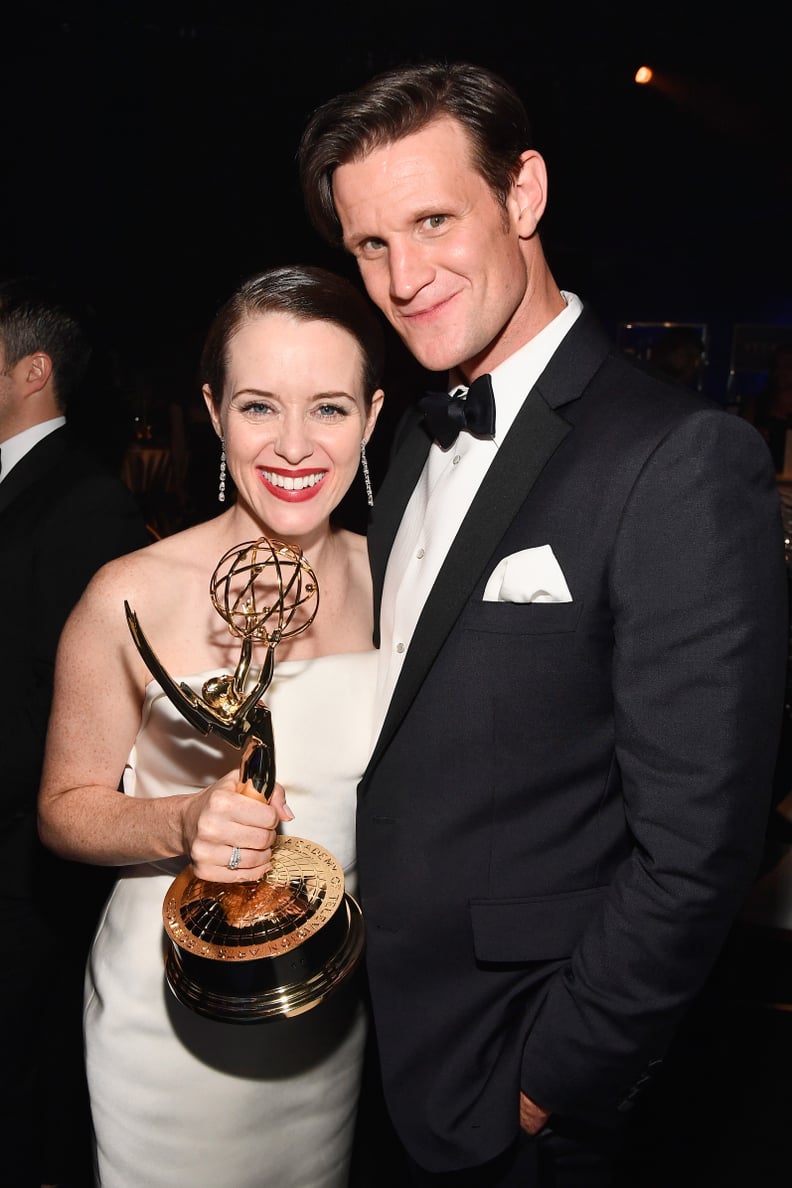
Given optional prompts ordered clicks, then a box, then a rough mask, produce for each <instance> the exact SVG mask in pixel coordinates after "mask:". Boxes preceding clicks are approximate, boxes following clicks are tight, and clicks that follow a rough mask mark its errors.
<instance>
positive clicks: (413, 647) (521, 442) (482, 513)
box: [371, 389, 570, 764]
mask: <svg viewBox="0 0 792 1188" xmlns="http://www.w3.org/2000/svg"><path fill="white" fill-rule="evenodd" d="M569 432H570V426H569V425H568V424H567V423H566V421H564V420H563V418H562V417H560V416H559V415H558V414H557V413H555V412H553V411H552V409H550V408H549V407H548V406H547V404H546V402H545V401H544V400H543V399H542V397H541V396H540V395H539V393H538V391H537V390H536V389H534V390H533V391H532V392H531V393H530V394H529V395H528V397H527V398H526V400H525V403H524V404H523V407H522V409H521V410H520V413H519V415H518V416H517V418H516V420H515V422H514V424H513V425H512V427H511V430H510V431H509V433H508V434H507V436H506V439H505V441H504V443H503V445H502V446H501V448H500V449H499V450H498V454H497V457H496V458H495V460H494V461H493V463H492V466H491V467H490V469H489V470H488V472H487V474H486V476H485V478H484V481H483V482H482V484H481V487H480V488H479V490H478V493H477V494H476V497H475V499H474V501H473V504H472V506H471V508H470V511H469V512H468V514H467V516H466V517H465V519H464V520H463V521H462V525H461V527H460V529H459V532H458V533H457V535H456V538H455V539H454V542H453V544H452V545H451V548H450V549H449V552H448V556H447V557H446V559H445V562H444V563H443V566H442V568H441V570H440V573H439V574H438V577H437V581H436V582H435V584H434V586H433V587H432V591H431V593H430V594H429V597H428V598H427V600H426V605H425V606H424V609H423V611H422V613H421V617H420V618H419V620H418V623H417V625H416V628H415V633H414V635H413V638H412V642H411V643H410V647H409V650H408V652H407V656H406V658H405V661H404V667H403V668H402V671H401V675H400V676H399V680H398V682H397V684H396V688H395V689H394V692H393V697H392V698H391V703H390V706H389V708H388V713H387V715H386V718H385V723H384V725H383V728H382V731H381V733H380V737H379V739H378V741H377V745H376V748H375V750H374V754H373V756H372V760H371V763H372V764H373V763H375V762H376V761H377V759H378V758H379V756H380V754H381V753H382V751H383V750H384V749H385V747H386V746H387V745H388V742H389V741H390V739H391V737H392V736H393V733H394V731H395V729H396V727H397V725H398V723H399V722H400V721H401V719H402V717H403V716H404V714H405V713H406V711H407V709H408V708H409V706H410V703H411V702H412V700H413V698H414V697H415V695H416V693H417V692H418V689H419V688H420V686H421V683H422V682H423V680H424V678H425V677H426V674H427V672H428V670H429V668H430V667H431V665H432V663H433V661H434V659H435V657H436V656H437V653H438V652H439V650H440V648H441V647H442V645H443V643H444V641H445V639H446V637H447V635H448V633H449V631H450V630H451V628H452V627H453V625H454V623H455V622H456V620H457V618H458V617H459V615H460V614H461V612H462V610H463V608H464V606H465V604H466V602H467V600H468V598H469V597H470V593H471V590H472V589H473V588H474V587H475V585H476V584H477V582H478V581H479V580H480V578H481V577H482V575H483V573H484V571H485V568H486V566H487V563H488V561H489V559H490V557H491V556H492V551H493V549H494V547H495V545H496V544H497V542H498V541H499V540H500V538H501V537H502V536H503V534H504V532H505V531H506V530H507V528H508V527H509V524H510V523H511V522H512V520H513V519H514V517H515V515H516V514H517V511H518V510H519V508H520V507H521V506H522V504H523V502H524V501H525V498H526V496H527V494H528V492H529V491H530V489H531V487H532V486H533V484H534V483H535V481H536V479H537V478H538V476H539V474H540V473H541V471H542V470H543V468H544V466H545V464H546V462H547V461H548V459H549V458H550V457H551V456H552V454H553V453H554V452H555V450H556V449H557V448H558V446H559V445H560V444H561V442H562V441H563V440H564V438H565V437H566V435H567V433H569ZM422 436H424V437H425V436H426V435H425V434H422ZM426 452H427V451H426V450H424V455H425V454H426ZM418 473H420V467H418ZM515 476H517V480H516V481H515ZM399 481H400V484H401V483H402V482H404V483H405V485H406V482H407V479H406V475H400V476H399ZM415 481H417V475H416V477H415V479H414V480H413V481H412V482H411V483H410V486H409V488H408V489H407V492H406V499H404V501H403V503H402V510H403V507H404V505H405V504H406V502H407V500H408V499H409V496H410V494H411V492H412V487H413V486H414V485H415ZM397 526H398V518H397ZM393 534H394V535H395V528H394V530H393ZM392 540H393V535H391V537H390V541H389V542H388V545H387V549H388V550H389V548H390V543H391V542H392ZM385 556H386V557H387V550H385ZM381 589H382V579H381V577H380V593H381ZM377 607H378V608H379V601H378V602H377Z"/></svg>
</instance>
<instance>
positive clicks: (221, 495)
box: [217, 437, 226, 503]
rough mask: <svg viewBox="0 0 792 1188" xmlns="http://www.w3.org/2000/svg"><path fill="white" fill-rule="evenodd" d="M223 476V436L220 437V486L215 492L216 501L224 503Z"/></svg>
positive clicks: (224, 468)
mask: <svg viewBox="0 0 792 1188" xmlns="http://www.w3.org/2000/svg"><path fill="white" fill-rule="evenodd" d="M225 476H226V460H225V438H224V437H221V438H220V487H219V490H218V492H217V502H218V503H225V483H226V480H225Z"/></svg>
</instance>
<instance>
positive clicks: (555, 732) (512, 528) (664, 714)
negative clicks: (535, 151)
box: [358, 310, 786, 1172]
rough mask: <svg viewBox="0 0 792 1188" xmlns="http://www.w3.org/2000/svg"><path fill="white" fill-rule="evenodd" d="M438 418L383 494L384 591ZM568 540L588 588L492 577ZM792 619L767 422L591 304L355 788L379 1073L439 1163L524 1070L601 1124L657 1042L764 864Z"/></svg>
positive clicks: (440, 1167)
mask: <svg viewBox="0 0 792 1188" xmlns="http://www.w3.org/2000/svg"><path fill="white" fill-rule="evenodd" d="M418 419H419V418H418V415H417V414H415V415H414V416H413V427H412V429H409V430H407V431H406V432H405V434H404V435H403V436H400V440H399V442H398V446H397V450H396V453H395V455H394V459H393V460H392V463H391V467H390V470H389V473H388V475H387V476H386V479H385V482H384V483H383V485H382V487H381V489H380V492H379V494H378V496H377V500H376V505H375V509H374V513H373V521H372V528H371V530H370V535H369V540H370V553H371V561H372V568H373V573H374V583H375V600H376V607H377V609H378V607H379V600H380V597H381V592H382V583H383V577H384V572H385V567H386V563H387V557H388V553H389V550H390V547H391V544H392V541H393V538H394V536H395V533H396V530H397V528H398V524H399V521H400V519H401V516H402V513H403V511H404V508H405V506H406V504H407V501H408V500H409V497H410V494H411V491H412V489H413V487H414V485H415V482H416V481H417V479H418V476H419V474H420V472H421V469H422V467H423V464H424V461H425V458H426V454H427V452H428V449H429V439H428V437H427V435H426V433H425V432H424V430H423V428H422V427H421V426H420V425H419V424H417V423H416V422H417V421H418ZM545 544H549V545H550V546H551V547H552V549H553V552H554V554H555V556H556V558H557V560H558V562H559V564H560V566H561V569H562V570H563V574H564V576H565V578H566V582H567V584H568V586H569V589H570V591H571V594H572V602H570V603H551V604H548V603H545V604H538V603H525V604H516V603H511V604H509V603H501V602H494V603H493V602H483V601H482V594H483V591H484V587H485V584H486V581H487V578H488V576H489V575H490V574H491V573H492V570H493V569H494V568H495V566H496V565H497V563H498V562H499V561H500V560H501V559H502V558H505V557H507V556H509V555H510V554H512V553H515V552H519V551H521V550H523V549H528V548H533V547H536V546H541V545H545ZM785 634H786V587H785V574H784V562H783V545H782V533H781V523H780V515H779V509H778V499H777V493H776V489H775V482H774V474H773V470H772V465H771V463H770V460H769V457H768V453H767V449H766V446H765V445H764V443H763V441H762V440H761V439H760V438H759V436H758V435H757V434H756V433H755V431H753V430H752V429H751V428H750V427H749V426H747V425H745V424H744V423H742V422H741V421H739V420H738V419H737V418H735V417H732V416H730V415H729V414H727V413H725V412H723V411H722V410H720V409H717V408H715V407H712V406H710V405H708V404H707V403H705V402H704V401H702V400H700V399H699V398H698V397H697V396H695V395H693V394H691V393H689V392H687V391H685V390H683V389H677V388H675V387H671V386H669V385H668V384H666V383H664V382H661V381H660V380H658V379H656V378H654V377H651V376H648V375H646V374H644V373H643V372H641V371H639V370H637V369H636V368H634V367H633V366H631V365H630V364H629V363H628V362H626V361H625V360H623V359H620V358H618V357H616V356H613V355H611V354H610V352H609V344H608V342H607V339H606V338H605V336H604V335H603V334H602V332H601V331H600V329H599V328H598V327H597V325H596V323H595V321H594V319H593V317H592V316H591V315H590V314H589V313H588V312H587V311H585V310H584V312H583V314H582V315H581V317H580V318H579V319H578V321H577V322H576V323H575V324H574V326H573V327H572V329H571V330H570V331H569V333H568V334H567V336H566V338H565V339H564V340H563V342H562V343H561V346H560V347H559V348H558V350H557V351H556V353H555V355H554V356H553V358H552V359H551V361H550V363H549V365H548V366H547V368H546V369H545V371H544V373H543V374H542V376H541V377H540V379H539V381H538V382H537V384H536V385H535V387H534V389H533V390H532V391H531V392H530V393H528V394H527V395H526V400H525V403H524V405H523V408H522V409H521V411H520V413H519V414H518V417H517V419H516V421H515V422H514V424H513V425H512V428H511V430H510V431H509V433H508V435H507V436H506V438H505V439H504V441H503V443H502V445H501V447H500V449H499V451H498V453H497V456H496V458H495V459H494V461H493V463H492V466H491V468H490V470H489V472H488V473H487V475H486V477H485V479H484V481H483V483H482V486H481V488H480V489H479V492H478V494H477V496H476V497H475V499H474V501H473V504H472V506H471V509H470V512H469V514H468V515H467V517H466V518H465V520H464V522H463V524H462V527H461V529H460V531H459V533H458V535H457V537H456V539H455V540H454V542H453V544H452V546H451V548H450V550H449V552H448V556H447V558H446V562H445V564H444V566H443V568H442V569H441V572H440V574H439V576H438V579H437V581H436V583H435V586H434V588H433V590H432V593H431V595H430V596H429V599H428V600H427V603H426V605H425V607H424V610H423V612H422V614H421V617H420V619H419V621H418V624H417V627H416V630H415V633H414V636H413V639H412V642H411V644H410V648H409V651H408V654H407V656H406V659H405V662H404V667H403V670H402V672H401V675H400V678H399V681H398V683H397V685H396V688H395V690H394V694H393V697H392V700H391V703H390V708H389V710H388V713H387V716H386V719H385V722H384V725H383V729H382V732H381V734H380V737H379V740H378V742H377V745H376V747H375V750H374V754H373V756H372V759H371V762H370V764H369V768H368V770H367V772H366V774H365V776H364V779H363V781H362V783H361V787H360V796H359V812H358V855H359V870H360V889H361V896H362V901H363V907H364V912H365V916H366V921H367V936H368V941H367V963H368V971H369V977H370V984H371V992H372V998H373V1004H374V1011H375V1019H376V1025H377V1039H378V1043H379V1047H380V1053H381V1060H382V1066H383V1076H384V1083H385V1092H386V1097H387V1100H388V1106H389V1110H390V1113H391V1116H392V1119H393V1122H394V1125H395V1127H396V1130H397V1132H398V1133H399V1136H400V1138H401V1139H402V1141H403V1143H404V1144H405V1146H406V1147H407V1149H408V1151H409V1152H410V1154H411V1155H412V1157H413V1158H414V1159H415V1160H416V1161H417V1162H419V1163H420V1164H421V1165H422V1166H423V1167H426V1168H427V1169H429V1170H431V1171H438V1172H440V1171H447V1170H452V1169H454V1168H459V1167H466V1166H470V1165H475V1164H477V1163H482V1162H484V1161H485V1160H487V1159H489V1158H492V1157H494V1156H495V1155H497V1154H498V1152H500V1151H502V1150H503V1149H504V1148H505V1147H506V1146H507V1145H508V1144H509V1143H510V1142H511V1141H512V1140H513V1139H514V1138H515V1137H516V1135H517V1134H518V1130H519V1115H518V1106H519V1100H518V1098H519V1090H520V1088H521V1087H522V1088H523V1089H524V1090H525V1091H526V1092H527V1093H528V1094H529V1095H530V1096H531V1097H532V1098H533V1099H534V1100H535V1101H537V1102H538V1103H539V1104H540V1105H541V1106H542V1107H544V1108H545V1109H549V1110H551V1111H552V1112H553V1113H554V1115H555V1118H554V1119H552V1120H551V1126H554V1125H557V1124H563V1119H565V1118H567V1119H575V1120H577V1121H583V1122H585V1123H592V1122H593V1123H602V1124H604V1125H608V1124H610V1123H611V1122H613V1121H614V1120H615V1119H616V1118H618V1116H619V1114H620V1112H621V1111H623V1110H624V1109H625V1108H626V1107H627V1106H628V1105H629V1103H630V1101H631V1100H632V1099H633V1097H634V1096H635V1093H636V1091H637V1088H638V1086H639V1085H640V1084H641V1083H642V1082H643V1081H644V1079H645V1078H646V1076H647V1070H648V1069H649V1068H650V1067H651V1065H652V1063H653V1061H654V1060H656V1059H659V1058H661V1057H662V1055H663V1053H664V1051H665V1049H666V1046H667V1044H668V1042H669V1039H670V1033H671V1030H672V1028H673V1024H674V1023H675V1022H676V1021H677V1020H678V1019H679V1017H680V1015H681V1013H682V1012H683V1010H684V1008H685V1006H686V1005H687V1004H688V1003H689V1002H690V1000H691V998H692V997H693V996H694V994H695V993H696V992H697V990H698V989H699V987H700V985H701V983H702V981H703V979H704V978H705V976H706V974H707V972H708V969H709V967H710V965H711V963H712V961H713V960H714V958H715V957H716V955H717V952H718V950H719V948H720V946H721V944H722V942H723V939H724V937H725V935H726V932H727V930H728V927H729V924H730V922H731V919H732V916H733V915H734V913H735V912H736V911H737V909H738V906H739V904H740V902H741V899H742V897H743V895H744V893H745V891H746V890H747V888H748V886H749V884H750V881H751V879H752V877H753V874H754V872H755V869H756V867H757V865H758V862H759V857H760V852H761V847H762V841H763V836H764V826H765V822H766V817H767V811H768V805H769V800H770V786H771V777H772V768H773V762H774V757H775V750H776V742H777V736H778V729H779V724H780V715H781V708H782V697H783V686H784V665H785V648H786V640H785ZM680 918H683V919H684V921H685V928H684V929H681V928H680V927H679V921H680Z"/></svg>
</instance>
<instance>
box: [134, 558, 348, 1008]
mask: <svg viewBox="0 0 792 1188" xmlns="http://www.w3.org/2000/svg"><path fill="white" fill-rule="evenodd" d="M209 592H210V597H211V600H212V604H213V606H214V608H215V610H216V611H217V612H218V614H219V615H220V616H221V617H222V618H223V620H224V621H225V623H226V624H227V626H228V630H229V631H230V633H231V634H232V635H233V636H235V637H236V638H238V639H240V640H241V641H242V643H241V649H240V656H239V662H238V663H237V666H236V669H235V671H234V673H233V675H228V674H224V675H218V676H215V677H211V678H210V679H209V680H208V681H206V682H205V683H204V685H203V687H202V690H201V696H199V695H198V694H196V693H195V692H194V691H193V690H192V689H191V688H190V687H189V686H188V685H186V684H185V683H183V682H182V683H181V684H176V682H175V681H174V680H173V679H172V678H171V677H170V676H169V674H168V673H167V672H166V671H165V669H164V668H163V667H162V665H161V663H160V662H159V660H158V659H157V656H156V655H155V653H154V651H153V649H152V647H151V645H150V643H149V642H148V640H147V639H146V637H145V635H144V634H143V631H142V630H141V627H140V624H139V622H138V619H137V616H136V614H135V612H134V611H133V610H131V608H130V607H129V604H128V603H126V602H125V603H124V609H125V611H126V618H127V624H128V626H129V630H130V632H131V635H132V638H133V640H134V642H135V646H136V647H137V650H138V652H139V653H140V655H141V657H142V659H143V660H144V662H145V663H146V665H147V667H148V669H149V671H150V672H151V674H152V676H154V677H155V678H156V680H157V681H158V682H159V684H160V685H161V687H162V689H163V691H164V692H165V694H166V695H167V696H168V697H169V698H170V700H171V702H172V703H173V704H174V705H175V706H176V708H177V709H178V710H179V712H180V713H181V714H182V715H183V716H184V718H185V719H186V720H187V721H188V722H189V723H190V724H191V725H192V726H194V727H195V728H196V729H197V730H199V731H200V732H201V733H202V734H209V733H210V731H211V732H214V733H216V734H218V735H220V736H221V737H222V738H224V739H225V740H226V741H227V742H229V743H230V744H231V745H232V746H234V747H235V748H237V749H238V750H239V751H240V752H241V760H240V767H239V785H238V790H239V792H240V794H241V795H245V796H255V797H259V798H261V799H263V800H269V797H270V796H271V795H272V791H273V788H274V784H275V748H274V741H273V732H272V723H271V718H270V711H269V710H268V708H267V707H266V705H265V704H264V702H263V701H262V700H261V699H262V697H263V695H264V692H265V690H266V689H267V687H268V686H269V684H270V682H271V680H272V676H273V672H274V650H275V647H276V646H277V644H278V643H280V642H281V641H282V640H284V639H289V638H291V637H292V636H295V635H299V634H300V633H301V632H303V631H305V630H307V629H308V627H310V625H311V623H312V622H313V620H314V618H315V617H316V611H317V609H318V605H319V587H318V583H317V580H316V575H315V574H314V572H313V570H312V569H311V567H310V565H309V564H308V562H307V561H306V559H305V558H304V557H303V555H302V552H301V550H299V549H296V548H292V546H290V545H286V544H283V543H282V542H281V541H276V540H269V539H267V537H261V538H259V539H258V540H256V541H248V542H246V543H244V544H240V545H237V546H235V547H234V548H233V549H230V550H229V551H228V552H227V553H226V554H225V555H224V556H223V557H222V558H221V559H220V561H219V562H218V564H217V566H216V568H215V571H214V573H213V575H212V579H211V582H210V591H209ZM254 643H256V644H259V645H263V646H264V648H265V649H266V650H265V652H264V659H263V662H262V664H261V668H260V671H259V673H258V676H257V677H256V679H255V680H254V681H253V682H252V684H251V680H249V679H248V678H249V674H250V665H251V659H252V653H253V644H254ZM163 921H164V924H165V931H166V933H167V935H168V938H169V941H170V944H169V948H168V955H167V959H166V967H165V970H166V977H167V981H168V984H169V986H170V988H171V990H172V991H173V993H174V994H175V996H176V998H178V999H179V1001H180V1002H182V1003H183V1004H184V1005H185V1006H188V1007H190V1008H191V1009H192V1010H194V1011H196V1012H197V1013H198V1014H200V1015H206V1016H208V1017H209V1018H212V1019H219V1020H223V1021H225V1022H231V1023H258V1022H264V1021H267V1020H269V1019H276V1018H282V1017H284V1016H286V1017H291V1016H294V1015H299V1014H302V1013H303V1012H305V1011H308V1010H310V1009H311V1008H312V1007H314V1006H316V1005H317V1004H318V1003H320V1002H322V1001H323V999H325V998H326V997H327V995H328V994H329V993H331V991H333V990H334V989H335V988H336V987H337V986H339V985H340V984H341V982H343V981H344V980H345V979H346V978H347V977H348V975H349V974H351V972H352V971H353V969H354V968H355V967H356V965H357V963H358V960H359V958H360V956H361V953H362V951H363V940H364V937H363V920H362V916H361V912H360V908H359V906H358V904H357V903H356V902H355V900H354V899H353V898H352V897H351V896H350V895H349V894H347V893H346V891H345V890H344V873H343V869H342V867H341V866H340V864H339V863H338V861H337V859H336V858H335V857H334V856H333V855H332V854H331V853H330V852H329V851H328V850H326V849H324V848H323V847H322V846H320V845H318V844H316V843H315V842H312V841H308V840H307V839H305V838H301V837H283V836H279V837H278V838H277V839H276V842H275V846H274V848H273V854H272V869H271V870H270V871H268V873H267V874H266V875H265V876H264V878H262V879H259V880H256V881H253V882H238V883H214V882H207V881H205V880H203V879H199V878H196V876H195V873H194V871H193V868H192V866H190V865H188V866H186V867H185V868H184V870H183V871H182V872H181V874H179V875H178V876H177V877H176V879H175V880H174V882H173V883H172V884H171V887H170V889H169V890H168V893H167V895H166V897H165V902H164V904H163Z"/></svg>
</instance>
